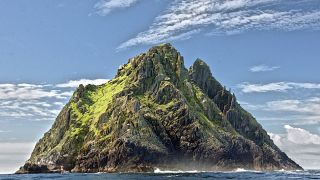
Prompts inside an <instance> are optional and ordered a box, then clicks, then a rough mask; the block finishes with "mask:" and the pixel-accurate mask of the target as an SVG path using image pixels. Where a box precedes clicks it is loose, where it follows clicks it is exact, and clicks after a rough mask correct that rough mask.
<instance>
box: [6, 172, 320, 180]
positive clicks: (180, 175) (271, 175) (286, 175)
mask: <svg viewBox="0 0 320 180" xmlns="http://www.w3.org/2000/svg"><path fill="white" fill-rule="evenodd" d="M0 179H1V180H14V179H26V180H28V179H30V180H33V179H39V180H40V179H41V180H42V179H44V180H46V179H47V180H52V179H58V180H59V179H61V180H64V179H70V180H87V179H97V180H100V179H101V180H102V179H111V180H117V179H129V180H130V179H137V180H140V179H142V180H143V179H152V180H158V179H188V180H190V179H255V180H260V179H262V180H263V179H320V171H316V170H310V171H291V172H290V171H286V172H285V171H283V172H281V171H279V172H252V171H251V172H250V171H243V172H157V173H109V174H104V173H102V174H35V175H0Z"/></svg>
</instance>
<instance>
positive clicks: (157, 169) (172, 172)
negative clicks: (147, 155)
mask: <svg viewBox="0 0 320 180" xmlns="http://www.w3.org/2000/svg"><path fill="white" fill-rule="evenodd" d="M154 173H159V174H161V173H162V174H181V173H199V171H197V170H192V171H182V170H177V171H171V170H160V169H159V168H156V169H155V170H154Z"/></svg>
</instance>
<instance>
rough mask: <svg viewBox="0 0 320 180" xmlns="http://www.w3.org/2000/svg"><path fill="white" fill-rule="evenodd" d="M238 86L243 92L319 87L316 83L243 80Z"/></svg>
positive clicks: (284, 90) (283, 90) (282, 90)
mask: <svg viewBox="0 0 320 180" xmlns="http://www.w3.org/2000/svg"><path fill="white" fill-rule="evenodd" d="M238 87H239V88H240V89H241V91H242V92H243V93H265V92H286V91H288V90H291V89H320V84H317V83H295V82H274V83H267V84H251V83H248V82H244V83H242V84H239V85H238Z"/></svg>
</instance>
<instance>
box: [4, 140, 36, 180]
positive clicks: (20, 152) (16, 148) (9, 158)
mask: <svg viewBox="0 0 320 180" xmlns="http://www.w3.org/2000/svg"><path fill="white" fill-rule="evenodd" d="M34 146H35V143H34V142H17V143H11V142H0V173H2V174H3V173H14V172H15V171H17V170H18V169H17V168H18V167H20V166H22V165H23V164H24V162H25V161H26V160H27V159H28V158H29V156H30V154H31V151H32V149H33V148H34Z"/></svg>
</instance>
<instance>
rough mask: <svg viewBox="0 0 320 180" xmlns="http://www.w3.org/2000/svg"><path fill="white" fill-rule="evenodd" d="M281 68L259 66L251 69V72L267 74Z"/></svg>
mask: <svg viewBox="0 0 320 180" xmlns="http://www.w3.org/2000/svg"><path fill="white" fill-rule="evenodd" d="M279 68H280V67H279V66H267V65H258V66H253V67H251V68H250V69H249V70H250V71H251V72H266V71H274V70H276V69H279Z"/></svg>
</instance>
